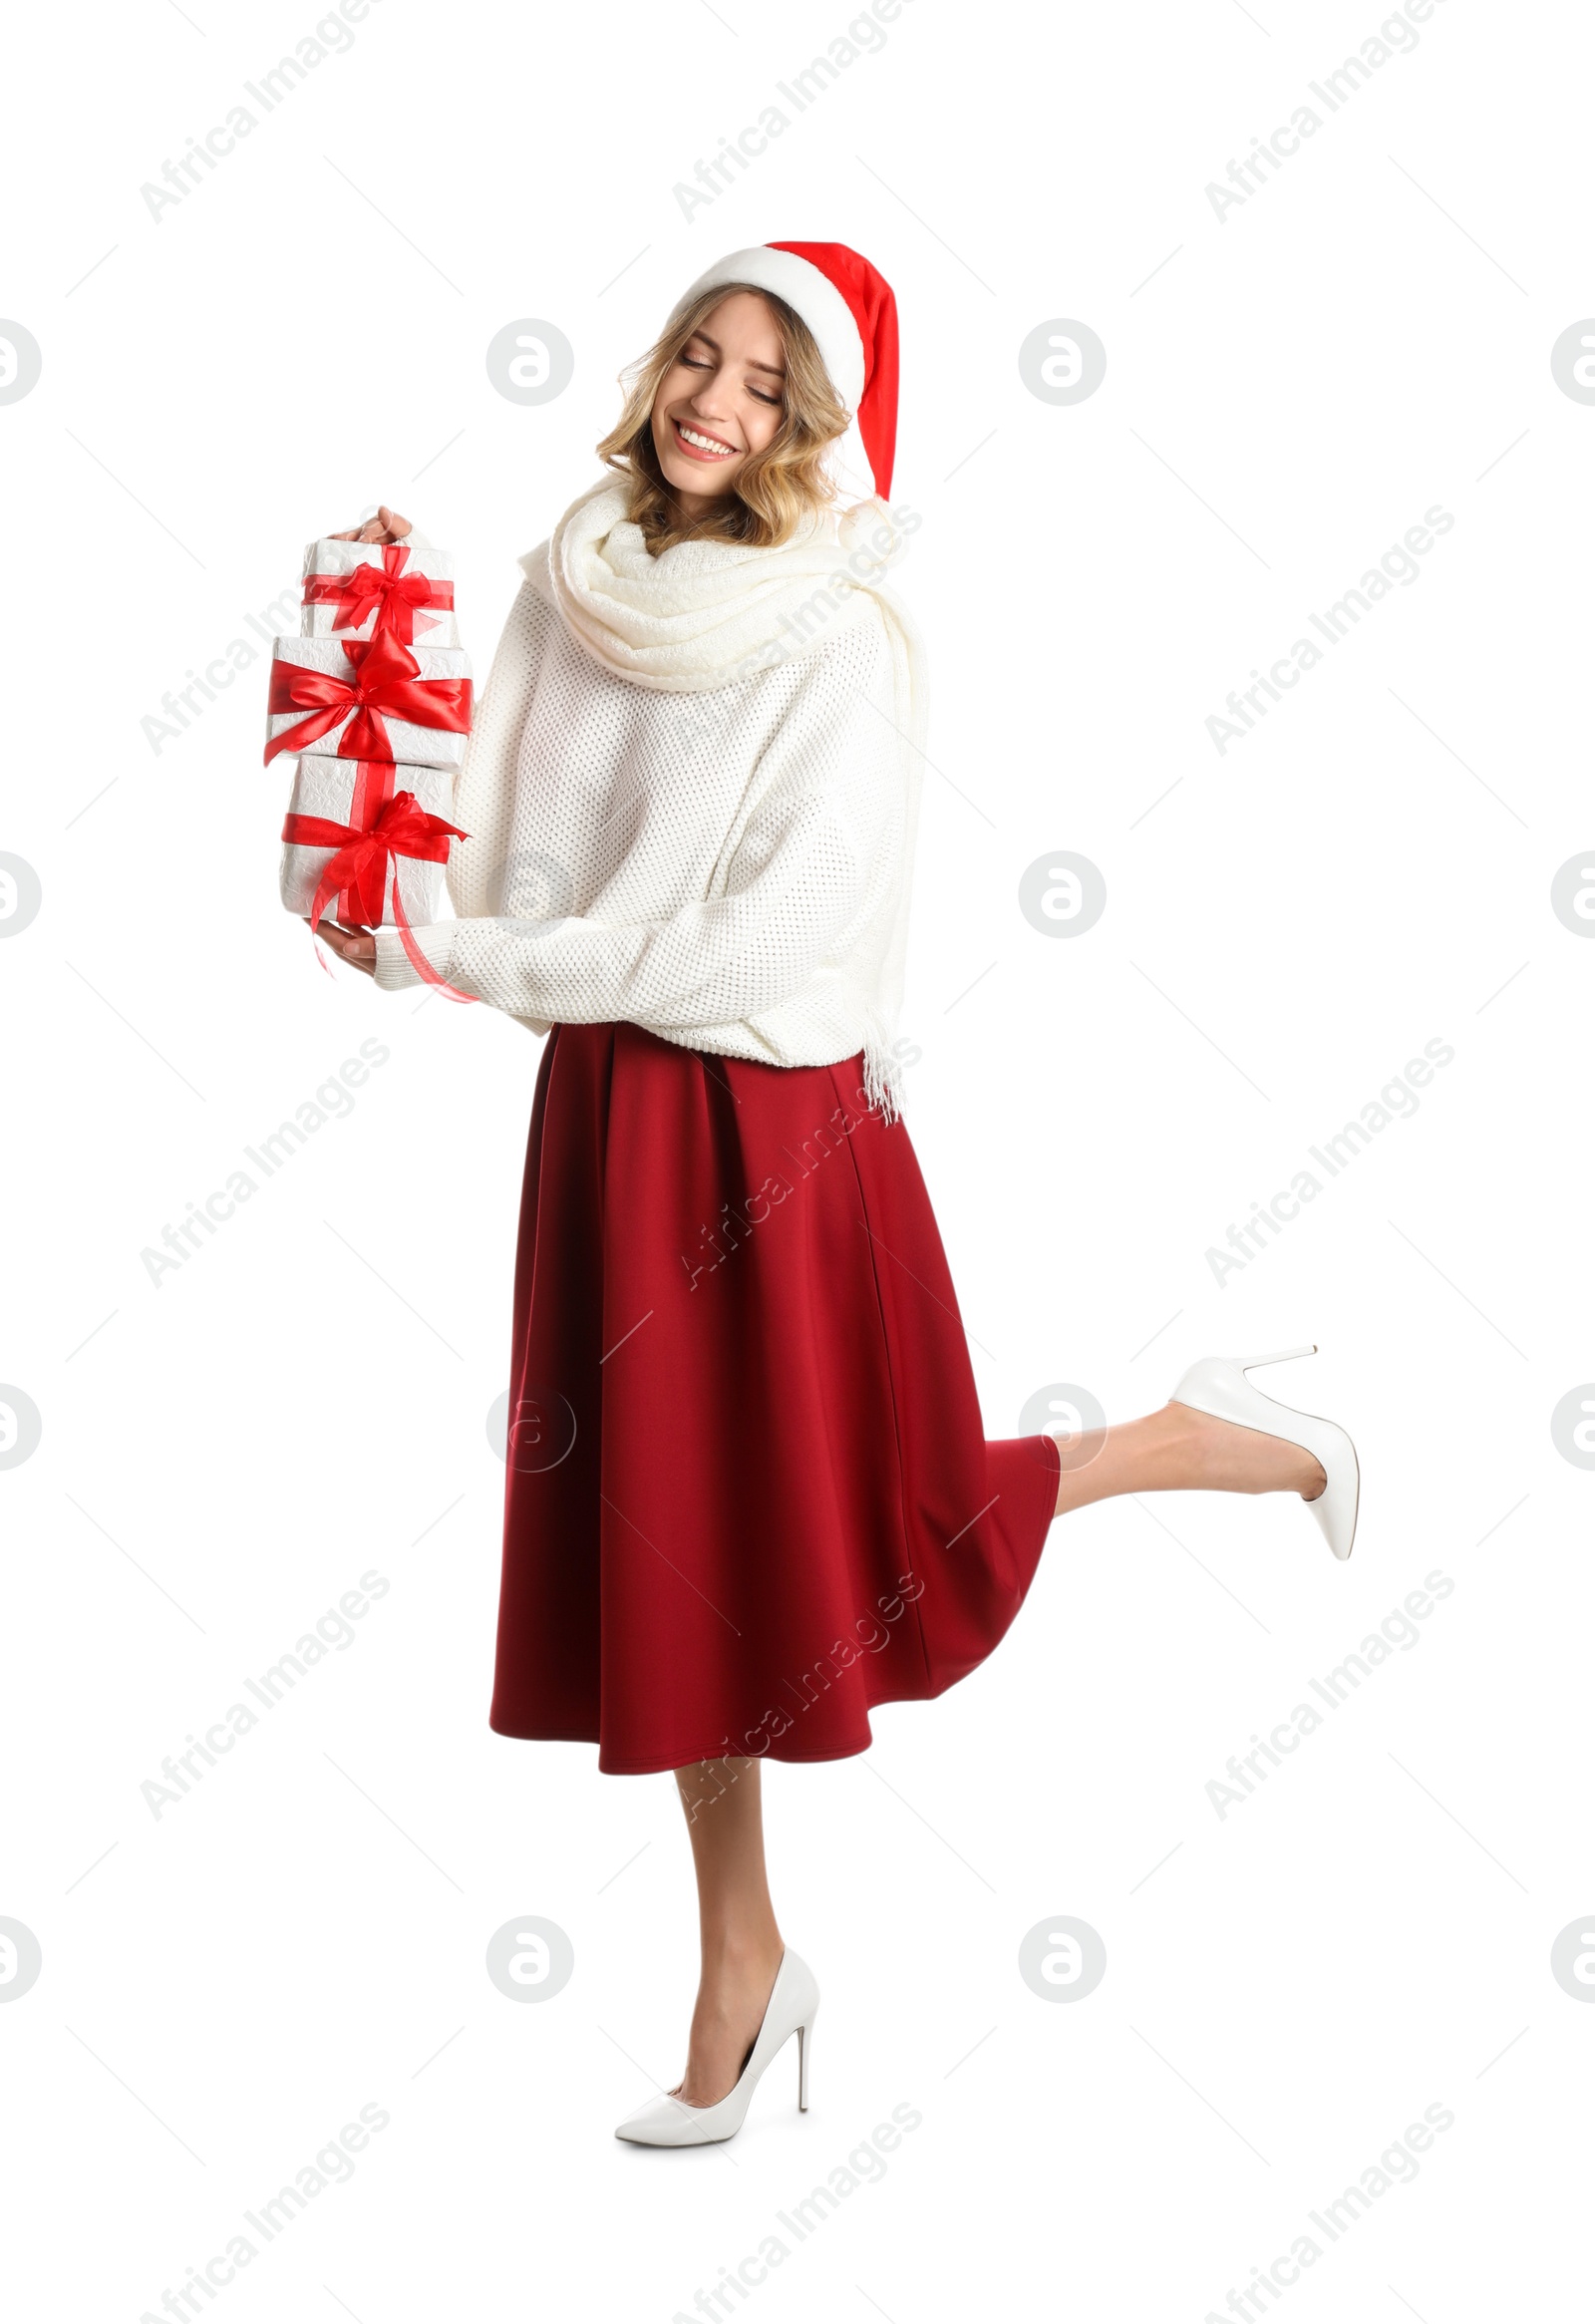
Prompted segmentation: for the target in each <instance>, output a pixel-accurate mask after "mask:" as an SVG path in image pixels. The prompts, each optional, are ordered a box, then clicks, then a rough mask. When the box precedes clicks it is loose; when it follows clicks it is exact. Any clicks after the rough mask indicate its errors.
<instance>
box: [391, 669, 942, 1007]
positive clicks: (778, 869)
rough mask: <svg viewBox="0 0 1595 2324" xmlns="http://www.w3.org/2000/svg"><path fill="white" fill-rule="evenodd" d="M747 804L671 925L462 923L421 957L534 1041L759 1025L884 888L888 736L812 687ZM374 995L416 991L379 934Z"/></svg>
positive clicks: (797, 699)
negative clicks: (706, 882) (583, 1031)
mask: <svg viewBox="0 0 1595 2324" xmlns="http://www.w3.org/2000/svg"><path fill="white" fill-rule="evenodd" d="M884 651H885V641H884V638H882V653H883V654H884ZM882 666H883V665H882V663H881V662H880V661H878V660H877V664H876V667H877V670H879V669H880V668H881V667H882ZM750 789H751V794H752V796H753V799H754V802H755V804H754V805H753V806H752V808H751V810H750V812H749V813H748V815H747V817H746V820H745V821H744V823H743V824H742V827H741V829H740V830H739V831H738V832H737V833H736V834H735V836H734V839H733V840H732V841H731V842H730V846H731V851H730V854H729V857H728V859H727V860H726V862H725V865H724V869H723V871H722V872H721V873H720V875H719V876H717V878H716V880H715V882H714V883H713V892H711V894H710V895H708V896H707V897H706V898H704V899H703V900H701V901H695V902H692V903H689V904H686V905H684V906H683V907H681V908H680V909H679V910H677V911H675V912H673V913H671V914H670V915H669V916H668V917H665V918H660V919H653V920H646V921H641V922H621V921H612V920H606V919H604V918H603V917H602V916H598V915H595V916H585V917H570V918H565V919H545V920H532V919H508V918H497V917H476V916H473V917H464V918H461V919H458V920H456V921H453V922H442V923H440V924H438V925H437V926H434V927H431V928H424V929H419V930H417V931H416V935H417V940H418V942H419V944H420V947H421V949H422V951H423V952H424V954H425V956H426V958H427V960H428V961H429V963H430V964H431V965H432V966H433V967H434V968H435V969H437V970H438V972H439V973H440V974H441V975H443V976H445V977H446V978H447V979H448V981H449V982H450V983H451V984H453V985H456V986H458V987H459V989H460V990H462V991H464V992H470V993H474V994H476V995H477V996H478V998H479V999H481V1000H483V1001H486V1002H488V1003H489V1004H490V1005H491V1006H493V1007H494V1008H498V1009H502V1010H503V1011H505V1013H506V1014H508V1015H510V1016H513V1017H517V1018H520V1019H522V1020H525V1021H528V1022H530V1023H532V1024H536V1025H543V1026H546V1025H550V1024H558V1023H565V1024H605V1023H611V1022H617V1021H625V1022H629V1023H632V1024H639V1025H645V1026H649V1027H653V1028H657V1029H658V1030H660V1031H662V1032H666V1033H670V1034H673V1035H675V1036H676V1037H677V1038H678V1039H679V1038H681V1037H683V1036H690V1035H692V1034H696V1033H701V1034H705V1035H708V1034H710V1033H712V1032H713V1031H714V1029H715V1028H717V1027H721V1026H725V1025H731V1024H742V1023H748V1022H750V1021H753V1020H757V1019H758V1018H759V1017H760V1016H761V1015H762V1014H764V1013H765V1012H767V1011H770V1010H774V1009H778V1008H780V1007H781V1005H782V1004H783V1003H784V1002H786V1001H788V1000H790V999H792V998H793V997H794V996H795V995H796V994H797V993H798V992H800V991H801V990H803V989H804V988H805V987H806V986H809V985H811V984H812V982H813V980H814V979H815V978H816V977H822V976H823V975H824V973H825V971H826V969H827V967H828V966H832V965H834V966H835V967H837V968H838V969H840V967H841V966H842V964H843V963H844V962H845V959H846V956H847V952H848V949H849V943H850V939H851V937H852V935H853V933H854V932H855V931H856V930H857V929H858V928H859V927H860V926H861V925H862V924H863V923H864V922H865V921H866V920H867V919H868V917H869V916H870V914H871V913H873V911H874V910H875V909H876V907H877V905H878V902H879V899H880V896H881V894H882V893H883V892H884V890H885V889H886V888H887V887H889V885H890V882H891V879H892V877H893V874H894V867H895V863H896V857H897V852H898V844H899V841H900V834H901V822H902V798H901V778H900V770H899V763H898V759H897V754H896V738H895V735H894V733H893V730H892V727H891V725H890V722H889V720H887V719H886V718H884V717H882V716H881V715H880V712H879V710H878V708H877V707H876V706H875V705H874V703H873V702H872V701H871V700H870V699H869V698H868V697H867V696H866V695H865V694H864V693H860V692H857V691H853V690H849V691H846V692H843V693H838V691H837V689H836V687H835V684H834V680H833V679H831V680H830V682H829V683H825V682H823V681H822V680H821V678H820V675H819V673H818V672H813V673H810V675H809V677H808V678H807V679H806V681H805V683H804V684H803V685H801V686H799V688H798V691H797V693H796V694H795V696H794V698H793V701H792V703H791V704H790V705H789V707H788V709H787V711H786V713H785V714H784V716H783V718H782V720H781V723H780V724H779V726H778V727H777V728H776V730H775V732H774V734H773V735H772V736H771V738H770V740H769V742H768V743H767V745H766V747H765V749H764V751H763V752H762V754H761V757H760V760H759V763H758V766H757V767H756V768H755V770H754V773H753V777H752V781H751V786H750ZM465 884H466V883H464V882H462V883H461V887H462V888H463V887H464V885H465ZM451 892H452V893H456V895H457V900H458V899H459V890H457V889H456V886H455V883H454V882H451ZM377 982H378V983H379V984H380V985H383V986H385V987H389V988H396V987H399V986H403V985H408V984H415V983H418V982H420V977H419V974H418V972H417V970H416V969H415V968H414V967H413V966H412V965H411V963H410V961H409V959H408V958H407V957H406V954H405V951H404V947H403V944H402V941H401V940H400V938H399V935H398V932H397V930H395V929H392V928H384V929H381V930H379V931H378V935H377Z"/></svg>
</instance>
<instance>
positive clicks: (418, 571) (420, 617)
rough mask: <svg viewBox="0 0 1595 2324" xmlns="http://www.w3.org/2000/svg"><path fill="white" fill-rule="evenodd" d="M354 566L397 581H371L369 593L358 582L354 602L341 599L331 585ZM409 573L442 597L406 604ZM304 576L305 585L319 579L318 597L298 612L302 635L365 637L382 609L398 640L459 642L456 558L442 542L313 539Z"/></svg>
mask: <svg viewBox="0 0 1595 2324" xmlns="http://www.w3.org/2000/svg"><path fill="white" fill-rule="evenodd" d="M357 571H363V572H365V573H369V574H370V575H371V576H372V580H373V581H374V582H375V581H382V580H386V581H388V582H390V583H393V582H397V583H399V584H400V586H399V588H398V589H397V590H393V589H388V590H384V589H381V588H378V587H372V588H370V589H369V593H368V590H367V588H366V587H364V586H362V585H361V584H359V583H357V584H356V603H355V604H352V605H351V604H349V603H347V602H344V603H340V602H339V601H338V599H339V597H342V595H343V591H342V590H341V589H339V590H338V592H337V595H336V596H334V595H332V594H329V588H332V587H336V585H337V584H339V583H347V582H348V581H349V578H350V576H351V574H354V573H356V572H357ZM412 578H416V579H420V580H423V581H426V582H427V583H429V584H430V585H431V586H432V587H433V588H434V589H436V590H437V591H438V592H439V593H440V594H441V595H442V596H443V598H444V599H445V600H446V602H445V603H444V604H443V605H441V606H437V605H430V604H410V603H409V602H408V599H409V598H410V597H411V596H413V595H414V594H415V592H414V591H409V592H407V591H406V590H405V589H404V588H403V583H404V582H406V581H408V580H410V579H412ZM304 581H305V584H306V588H307V591H308V589H309V584H310V583H311V582H312V581H315V582H317V583H318V584H320V585H319V586H318V587H317V589H316V592H315V595H316V597H317V599H318V602H315V603H307V604H306V605H305V606H304V609H303V611H302V612H301V614H300V617H299V628H300V632H301V634H302V635H303V636H305V637H335V636H336V637H340V638H342V637H348V638H369V637H371V636H373V635H374V634H375V632H376V629H377V627H378V626H379V623H382V621H383V619H384V614H385V613H386V615H387V616H388V618H387V621H386V626H387V627H389V628H391V629H392V630H393V631H394V634H395V636H396V637H398V639H399V640H400V642H401V644H404V645H432V646H458V645H459V643H460V628H459V624H458V623H457V621H456V619H455V614H454V581H455V560H454V558H453V556H452V555H451V554H450V552H449V550H448V549H446V548H418V547H415V546H413V545H412V543H411V542H409V541H401V542H399V544H398V546H397V547H396V548H388V549H384V548H382V547H380V546H379V545H378V543H377V542H375V541H369V540H313V541H312V542H311V543H310V545H309V547H308V548H307V549H306V550H305V560H304ZM352 617H354V618H352Z"/></svg>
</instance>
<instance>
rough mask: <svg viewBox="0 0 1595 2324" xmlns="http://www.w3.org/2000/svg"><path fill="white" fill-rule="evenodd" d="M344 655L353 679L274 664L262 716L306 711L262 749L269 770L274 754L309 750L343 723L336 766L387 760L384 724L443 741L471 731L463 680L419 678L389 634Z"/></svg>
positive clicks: (389, 748)
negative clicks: (422, 729)
mask: <svg viewBox="0 0 1595 2324" xmlns="http://www.w3.org/2000/svg"><path fill="white" fill-rule="evenodd" d="M343 650H344V653H345V655H346V656H347V657H348V659H349V661H350V662H351V663H352V664H353V666H354V676H353V677H352V678H335V677H333V676H331V675H330V674H329V673H328V672H327V671H325V670H307V669H304V668H302V667H301V666H300V664H299V663H297V662H288V661H274V662H273V663H272V665H271V691H270V693H269V694H268V696H267V698H266V708H267V710H268V712H269V713H270V714H271V715H272V716H273V717H281V716H282V715H283V713H284V712H286V711H290V710H307V711H309V713H310V716H309V717H308V718H302V719H301V720H300V721H299V723H298V725H297V726H290V727H285V728H284V729H283V731H282V733H281V734H280V735H276V736H274V737H273V738H272V740H271V741H270V742H268V743H267V745H266V759H265V763H266V765H267V766H268V767H269V766H270V764H271V762H272V760H273V759H274V758H275V757H276V756H277V754H278V752H279V751H304V750H308V749H309V747H310V745H311V744H312V743H314V742H317V741H319V740H320V738H321V736H323V735H324V734H330V733H331V732H332V729H333V728H334V727H335V726H337V725H338V724H339V723H340V721H341V720H343V719H345V718H347V719H348V720H349V724H348V726H347V728H346V729H345V731H344V733H343V734H342V736H341V737H340V738H339V742H338V750H337V754H336V755H337V756H338V757H339V758H340V759H391V758H393V757H394V755H395V754H394V749H393V745H392V744H391V742H390V741H389V739H388V730H387V727H386V726H385V725H384V724H383V721H384V719H385V718H402V719H408V720H409V722H410V723H411V724H412V725H413V726H427V727H432V728H434V729H436V730H438V731H440V732H442V733H445V734H457V735H464V734H469V733H470V732H471V680H470V679H469V678H423V677H422V676H421V664H420V663H419V662H418V661H417V660H416V657H415V655H414V654H413V653H411V652H410V651H409V649H408V647H406V646H402V645H401V644H400V643H399V640H398V639H397V638H396V637H395V636H394V634H393V632H392V631H391V630H387V629H383V630H379V631H378V633H377V635H376V636H375V637H374V638H372V639H371V640H370V641H369V643H360V644H354V645H351V644H349V643H347V642H346V643H345V645H344V649H343ZM351 712H353V714H354V715H353V716H352V717H351V716H350V713H351Z"/></svg>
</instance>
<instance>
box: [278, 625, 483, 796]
mask: <svg viewBox="0 0 1595 2324" xmlns="http://www.w3.org/2000/svg"><path fill="white" fill-rule="evenodd" d="M349 642H350V643H351V644H352V645H353V647H354V652H353V655H350V654H348V653H346V652H345V650H344V641H343V640H342V639H341V638H336V637H279V638H276V639H274V640H273V643H272V649H271V651H272V689H273V692H272V699H273V700H274V701H275V700H276V699H277V688H278V686H279V683H280V674H281V673H283V672H284V671H285V670H287V669H289V668H294V669H301V670H311V671H315V672H317V673H319V674H320V675H322V676H324V677H328V678H332V679H334V680H338V681H341V682H342V683H343V684H344V685H346V686H348V687H350V688H356V687H359V686H361V685H363V684H365V685H369V684H370V683H371V673H370V672H369V671H368V670H367V668H366V662H367V657H369V656H371V655H373V654H375V655H378V656H379V657H380V658H381V659H382V660H383V661H384V662H386V663H388V664H389V665H390V666H391V667H394V668H395V669H396V671H397V673H399V674H400V675H399V679H398V682H400V683H419V684H421V685H423V686H425V685H436V684H439V683H440V682H442V683H459V682H460V681H462V680H464V681H465V682H466V685H467V688H468V691H467V693H466V694H465V696H464V698H463V708H464V712H465V716H466V719H467V723H468V724H469V719H470V704H471V697H470V693H469V684H470V679H471V657H470V655H469V654H466V653H462V651H461V650H460V648H459V647H458V646H425V645H416V646H402V647H396V648H393V650H392V651H391V652H389V651H387V650H385V649H387V648H389V647H390V646H391V642H392V641H391V640H389V639H388V638H386V637H385V636H384V637H378V638H375V639H373V640H372V641H371V642H370V643H369V644H361V643H360V642H358V641H356V640H353V639H351V640H350V641H349ZM401 657H405V658H404V659H401ZM409 663H414V664H415V677H414V680H411V679H410V678H409V676H408V664H409ZM382 691H383V689H382V688H381V686H380V685H379V686H378V687H377V689H376V692H377V699H375V700H374V701H373V702H371V703H370V705H369V706H368V709H367V710H366V711H365V712H363V711H362V708H361V705H360V704H359V703H358V702H357V701H355V700H354V699H353V696H352V695H351V698H350V705H349V708H348V710H347V711H344V712H342V713H341V714H340V715H339V717H338V718H337V719H336V721H335V722H334V723H332V724H331V725H329V726H328V728H327V731H326V732H325V733H324V734H320V735H307V736H305V737H303V738H302V739H300V740H296V741H294V742H292V743H289V744H287V745H286V746H285V748H286V749H288V750H291V751H297V752H300V753H302V754H305V755H308V756H312V757H315V758H326V759H332V758H337V757H338V756H339V755H340V746H341V745H342V743H343V741H344V739H345V737H346V736H347V735H348V733H349V728H350V725H351V723H352V721H353V720H354V719H355V718H356V717H357V716H362V715H364V716H367V717H368V722H369V726H370V728H371V729H372V730H374V737H373V735H371V734H368V738H367V740H368V746H369V742H370V741H371V740H372V739H375V740H376V741H377V743H378V745H379V747H378V748H377V749H375V750H373V749H371V748H369V747H367V748H364V749H362V748H359V747H358V746H356V747H351V748H350V749H349V750H348V751H347V752H344V753H343V754H342V755H343V756H345V757H346V758H351V759H353V758H360V757H365V758H381V757H384V756H386V757H388V758H392V759H397V760H403V761H404V762H405V763H406V764H407V765H409V766H412V767H449V768H452V769H457V768H459V767H462V766H463V765H464V764H465V757H466V736H465V735H464V734H457V733H455V732H453V731H452V730H450V729H449V728H447V727H434V726H427V725H425V724H422V723H420V722H418V721H417V720H414V719H408V718H405V717H404V716H402V715H396V714H393V713H390V712H388V711H386V710H384V709H383V707H382V702H381V693H382ZM328 707H333V705H329V706H328ZM323 715H324V713H323V712H322V710H321V708H320V706H318V705H317V704H315V703H309V704H304V703H301V704H297V705H294V706H291V707H289V708H286V709H282V710H272V709H269V708H268V710H267V713H266V738H267V744H268V747H269V745H270V744H272V743H275V742H277V741H278V740H279V738H280V737H281V736H283V735H287V734H291V733H293V731H294V730H295V729H296V728H299V727H302V726H303V725H304V724H305V723H306V721H309V720H314V721H319V719H320V718H321V716H323ZM351 740H352V741H353V738H351Z"/></svg>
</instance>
